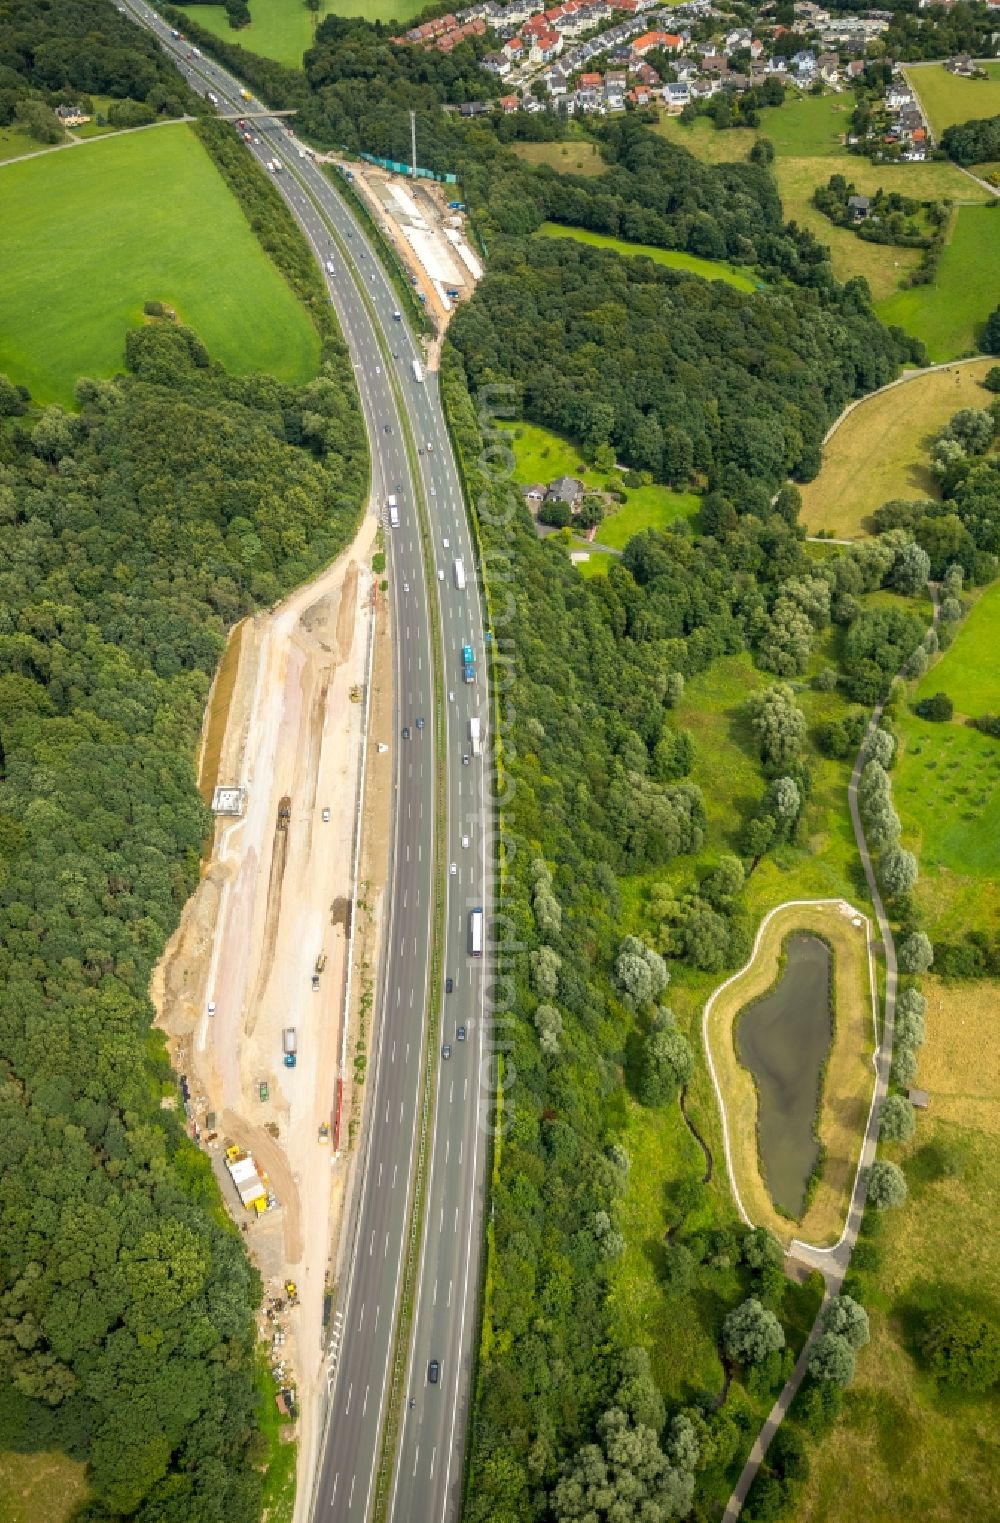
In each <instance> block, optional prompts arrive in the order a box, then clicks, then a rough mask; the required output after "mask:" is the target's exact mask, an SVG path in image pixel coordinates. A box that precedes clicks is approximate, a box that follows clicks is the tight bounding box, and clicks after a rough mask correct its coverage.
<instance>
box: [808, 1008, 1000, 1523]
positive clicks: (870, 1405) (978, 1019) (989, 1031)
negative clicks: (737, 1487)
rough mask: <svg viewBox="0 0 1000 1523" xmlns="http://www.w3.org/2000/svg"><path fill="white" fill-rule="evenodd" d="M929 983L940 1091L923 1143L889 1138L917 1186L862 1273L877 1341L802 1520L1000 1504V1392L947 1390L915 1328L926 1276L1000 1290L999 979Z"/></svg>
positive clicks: (927, 1516) (930, 1073) (934, 1513)
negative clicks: (920, 1352)
mask: <svg viewBox="0 0 1000 1523" xmlns="http://www.w3.org/2000/svg"><path fill="white" fill-rule="evenodd" d="M923 983H924V992H925V993H926V994H927V996H928V1002H929V1008H928V1012H927V1042H926V1045H925V1046H924V1047H923V1048H922V1049H921V1052H920V1067H919V1079H918V1082H919V1083H920V1084H921V1085H924V1086H926V1087H927V1088H928V1089H929V1091H930V1096H931V1103H930V1109H929V1110H928V1111H927V1112H922V1113H921V1114H920V1116H919V1119H918V1121H917V1133H916V1137H915V1139H914V1141H913V1142H912V1143H910V1144H908V1145H907V1146H906V1147H905V1148H902V1149H901V1148H898V1147H894V1148H889V1149H887V1156H889V1157H895V1158H896V1159H897V1160H899V1161H900V1162H902V1165H903V1169H904V1172H905V1174H906V1177H907V1182H908V1185H909V1190H910V1198H909V1200H908V1201H907V1203H906V1205H905V1206H903V1207H902V1208H901V1209H900V1210H898V1211H890V1212H886V1213H885V1215H884V1216H882V1217H879V1218H877V1219H876V1232H875V1235H874V1238H875V1243H876V1250H877V1253H878V1260H879V1262H878V1265H877V1267H876V1268H875V1269H873V1270H871V1271H862V1272H860V1281H861V1290H862V1298H863V1300H864V1301H865V1303H866V1305H867V1306H868V1309H869V1316H870V1321H871V1332H872V1340H871V1343H870V1344H869V1345H868V1347H867V1348H864V1349H862V1350H861V1352H860V1353H859V1355H858V1366H857V1376H856V1378H855V1382H854V1385H853V1387H852V1389H851V1390H850V1391H849V1392H848V1393H847V1396H846V1398H845V1404H844V1412H843V1415H842V1417H841V1419H840V1421H839V1422H838V1424H837V1426H836V1427H835V1428H834V1429H833V1431H832V1432H831V1433H830V1434H829V1435H827V1436H826V1437H825V1438H824V1439H822V1440H820V1441H819V1443H816V1442H815V1441H813V1442H811V1443H810V1458H811V1461H812V1474H811V1477H810V1480H809V1482H808V1484H807V1485H806V1487H805V1490H804V1493H803V1495H802V1497H801V1499H800V1500H799V1501H798V1502H797V1504H796V1508H795V1519H796V1523H856V1520H858V1519H864V1520H865V1523H899V1520H900V1519H903V1518H919V1519H920V1520H921V1523H955V1519H958V1518H961V1519H962V1520H963V1523H994V1520H995V1519H996V1518H998V1517H1000V1467H998V1466H997V1463H996V1431H997V1426H998V1424H1000V1392H997V1391H996V1390H994V1391H993V1393H992V1394H991V1395H989V1396H978V1397H977V1396H970V1395H968V1394H966V1393H964V1392H952V1393H943V1392H941V1391H940V1390H939V1389H938V1387H937V1386H936V1384H935V1382H933V1381H932V1380H931V1379H929V1378H928V1376H927V1375H925V1374H924V1373H923V1372H922V1371H921V1369H920V1367H919V1364H918V1362H917V1359H916V1357H915V1351H914V1348H913V1345H912V1341H911V1337H910V1331H909V1329H910V1328H911V1327H912V1323H913V1317H912V1312H911V1311H910V1310H909V1308H910V1307H911V1306H912V1305H913V1304H914V1302H919V1300H920V1298H921V1296H922V1294H923V1293H924V1287H926V1286H928V1285H933V1284H937V1285H944V1286H947V1287H952V1288H954V1289H955V1290H957V1291H959V1292H964V1293H967V1294H971V1295H974V1296H985V1297H987V1298H988V1299H990V1300H991V1301H992V1302H993V1304H994V1306H996V1305H997V1303H998V1301H1000V1253H998V1247H997V1243H998V1239H997V1234H996V1219H995V1218H996V1192H995V1183H996V1180H997V1178H998V1177H1000V1107H998V1093H1000V1091H998V1088H997V1083H996V1031H995V1026H996V1009H997V1005H998V1002H1000V984H997V983H993V984H989V983H987V984H983V983H977V984H974V985H971V986H970V985H943V984H941V983H940V982H939V981H938V980H936V979H934V978H926V979H925V980H924V981H923ZM948 1154H951V1156H952V1157H957V1159H958V1160H959V1168H958V1172H957V1173H953V1174H949V1173H948V1172H946V1169H945V1167H943V1164H944V1160H945V1159H946V1157H947V1156H948ZM963 1160H964V1167H963V1166H962V1163H963Z"/></svg>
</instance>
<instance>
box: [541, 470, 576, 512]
mask: <svg viewBox="0 0 1000 1523" xmlns="http://www.w3.org/2000/svg"><path fill="white" fill-rule="evenodd" d="M583 493H584V486H583V482H582V481H580V480H579V478H578V477H576V476H557V477H556V479H555V481H553V482H551V483H550V485H549V488H548V491H547V492H546V493H545V498H544V501H545V502H565V503H567V504H568V505H569V507H570V508H571V509H572V510H573V511H574V512H575V511H576V509H577V508H578V507H579V504H580V499H581V497H582V496H583Z"/></svg>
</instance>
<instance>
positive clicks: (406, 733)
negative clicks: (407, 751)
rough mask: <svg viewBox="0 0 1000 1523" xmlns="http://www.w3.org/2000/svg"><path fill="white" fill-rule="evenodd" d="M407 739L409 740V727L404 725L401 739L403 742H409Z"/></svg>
mask: <svg viewBox="0 0 1000 1523" xmlns="http://www.w3.org/2000/svg"><path fill="white" fill-rule="evenodd" d="M409 738H410V727H409V725H408V724H404V726H403V739H404V740H409Z"/></svg>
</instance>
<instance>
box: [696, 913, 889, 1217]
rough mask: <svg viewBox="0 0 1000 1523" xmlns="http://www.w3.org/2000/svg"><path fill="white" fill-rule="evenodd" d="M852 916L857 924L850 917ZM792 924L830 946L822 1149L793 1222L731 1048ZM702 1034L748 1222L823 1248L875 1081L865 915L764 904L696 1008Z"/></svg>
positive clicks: (846, 1192)
mask: <svg viewBox="0 0 1000 1523" xmlns="http://www.w3.org/2000/svg"><path fill="white" fill-rule="evenodd" d="M856 919H860V921H861V924H860V925H859V926H858V925H855V923H854V922H855V920H856ZM794 931H804V932H810V931H812V932H815V933H816V934H817V935H819V936H821V937H823V939H824V940H826V941H827V942H828V944H829V945H830V947H831V949H832V951H833V963H834V967H833V980H834V1030H833V1041H832V1044H831V1048H830V1053H829V1057H828V1059H827V1064H826V1071H825V1075H824V1078H823V1083H822V1094H821V1099H820V1105H819V1117H818V1125H817V1135H818V1136H819V1139H820V1142H821V1144H822V1147H823V1150H824V1157H823V1163H822V1166H821V1169H820V1174H819V1179H818V1182H817V1184H816V1187H815V1190H814V1192H813V1194H812V1198H811V1200H810V1201H809V1202H808V1203H807V1207H806V1211H805V1214H804V1216H803V1218H802V1220H801V1221H799V1222H793V1221H792V1220H791V1219H790V1218H789V1217H787V1216H784V1215H782V1214H780V1213H779V1212H778V1211H777V1210H776V1209H775V1206H774V1203H773V1202H772V1200H771V1197H770V1195H769V1194H768V1190H767V1186H766V1185H765V1183H764V1179H763V1176H762V1173H761V1168H760V1161H759V1156H758V1150H757V1092H756V1089H755V1086H754V1083H753V1079H752V1078H751V1076H750V1074H749V1072H748V1071H747V1070H746V1069H745V1068H743V1067H742V1065H741V1064H740V1062H739V1059H738V1057H737V1053H736V1044H735V1040H734V1035H733V1028H734V1024H735V1021H736V1018H737V1016H738V1015H739V1014H740V1012H741V1011H742V1010H744V1009H745V1008H746V1007H747V1006H748V1005H750V1004H752V1003H753V1002H754V1001H755V1000H757V999H759V998H760V997H761V995H763V994H765V993H766V992H767V991H768V990H769V989H770V988H771V987H772V986H773V984H774V983H775V982H776V980H777V978H778V974H779V968H780V964H781V954H782V947H783V945H784V942H785V940H786V938H787V937H788V936H789V935H791V934H792V932H794ZM703 1030H704V1036H705V1042H706V1046H707V1048H708V1053H709V1059H710V1063H711V1065H712V1067H713V1068H714V1071H715V1077H716V1079H717V1081H718V1086H719V1090H720V1092H721V1096H722V1101H723V1104H724V1106H725V1122H726V1129H727V1131H728V1141H729V1161H730V1171H731V1173H730V1177H731V1182H732V1184H733V1185H734V1187H735V1190H736V1192H737V1194H738V1197H739V1200H740V1201H742V1203H743V1208H744V1210H745V1211H746V1214H747V1215H748V1217H749V1218H750V1220H751V1222H753V1224H754V1225H755V1226H762V1227H767V1228H768V1229H769V1230H770V1231H771V1232H773V1233H774V1235H775V1237H777V1238H778V1239H779V1241H780V1242H782V1243H784V1244H785V1245H786V1246H787V1245H788V1243H789V1241H790V1240H791V1238H792V1237H793V1236H794V1237H797V1238H799V1239H801V1240H802V1241H804V1242H808V1243H812V1244H815V1245H817V1246H821V1247H825V1246H828V1245H830V1244H832V1243H834V1242H836V1241H837V1239H838V1238H839V1236H840V1234H841V1231H842V1230H843V1226H844V1223H845V1221H846V1218H847V1208H848V1203H849V1200H850V1196H851V1191H852V1189H853V1186H854V1176H855V1173H856V1171H857V1164H858V1158H859V1155H860V1152H861V1144H862V1141H863V1138H864V1130H865V1122H866V1120H867V1117H868V1111H869V1108H870V1104H871V1096H872V1089H873V1086H874V1080H875V1075H874V1070H873V1067H872V1054H873V1052H874V1047H875V1029H874V1023H873V1015H872V991H871V983H870V977H869V960H868V921H867V920H866V919H865V918H864V917H858V916H856V914H855V912H854V911H853V910H852V909H851V908H850V907H849V906H847V905H845V904H844V903H843V901H830V900H825V901H814V902H811V903H810V902H801V903H791V904H786V905H782V906H780V907H779V908H778V909H776V910H774V911H772V912H771V915H770V917H769V918H767V919H766V920H765V922H764V923H763V925H762V927H761V930H760V932H759V934H758V940H757V943H756V946H755V950H754V955H753V957H752V959H751V961H750V962H749V963H748V964H747V966H746V967H745V968H744V969H743V970H742V971H741V972H739V973H737V974H735V975H734V976H733V978H731V979H729V980H728V981H727V982H726V983H725V984H723V985H722V986H721V987H720V988H719V989H718V990H716V992H715V994H714V995H713V996H712V997H711V999H710V1001H709V1003H708V1004H707V1005H706V1007H705V1017H704V1026H703Z"/></svg>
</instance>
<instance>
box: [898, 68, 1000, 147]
mask: <svg viewBox="0 0 1000 1523" xmlns="http://www.w3.org/2000/svg"><path fill="white" fill-rule="evenodd" d="M979 67H980V68H982V69H984V70H985V72H986V73H987V74H988V76H989V78H988V79H962V78H961V77H960V76H959V75H957V74H949V72H948V70H947V69H946V68H945V66H944V64H942V63H935V64H926V65H921V66H920V67H919V68H914V67H913V66H912V65H911V66H910V67H909V68H908V69H904V70H903V73H904V74H905V75H906V78H907V80H908V81H909V83H910V85H911V86H912V88H913V89H914V90H915V91H916V92H917V95H918V96H919V97H920V104H921V105H922V106H923V108H924V110H925V111H926V113H927V115H928V117H929V119H930V124H931V127H932V128H933V129H934V136H935V137H940V136H941V134H942V132H943V131H944V129H945V128H946V127H951V126H953V125H954V124H955V122H968V121H972V119H973V118H974V117H981V116H997V115H1000V63H987V64H980V65H979ZM976 172H977V173H978V171H976Z"/></svg>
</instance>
